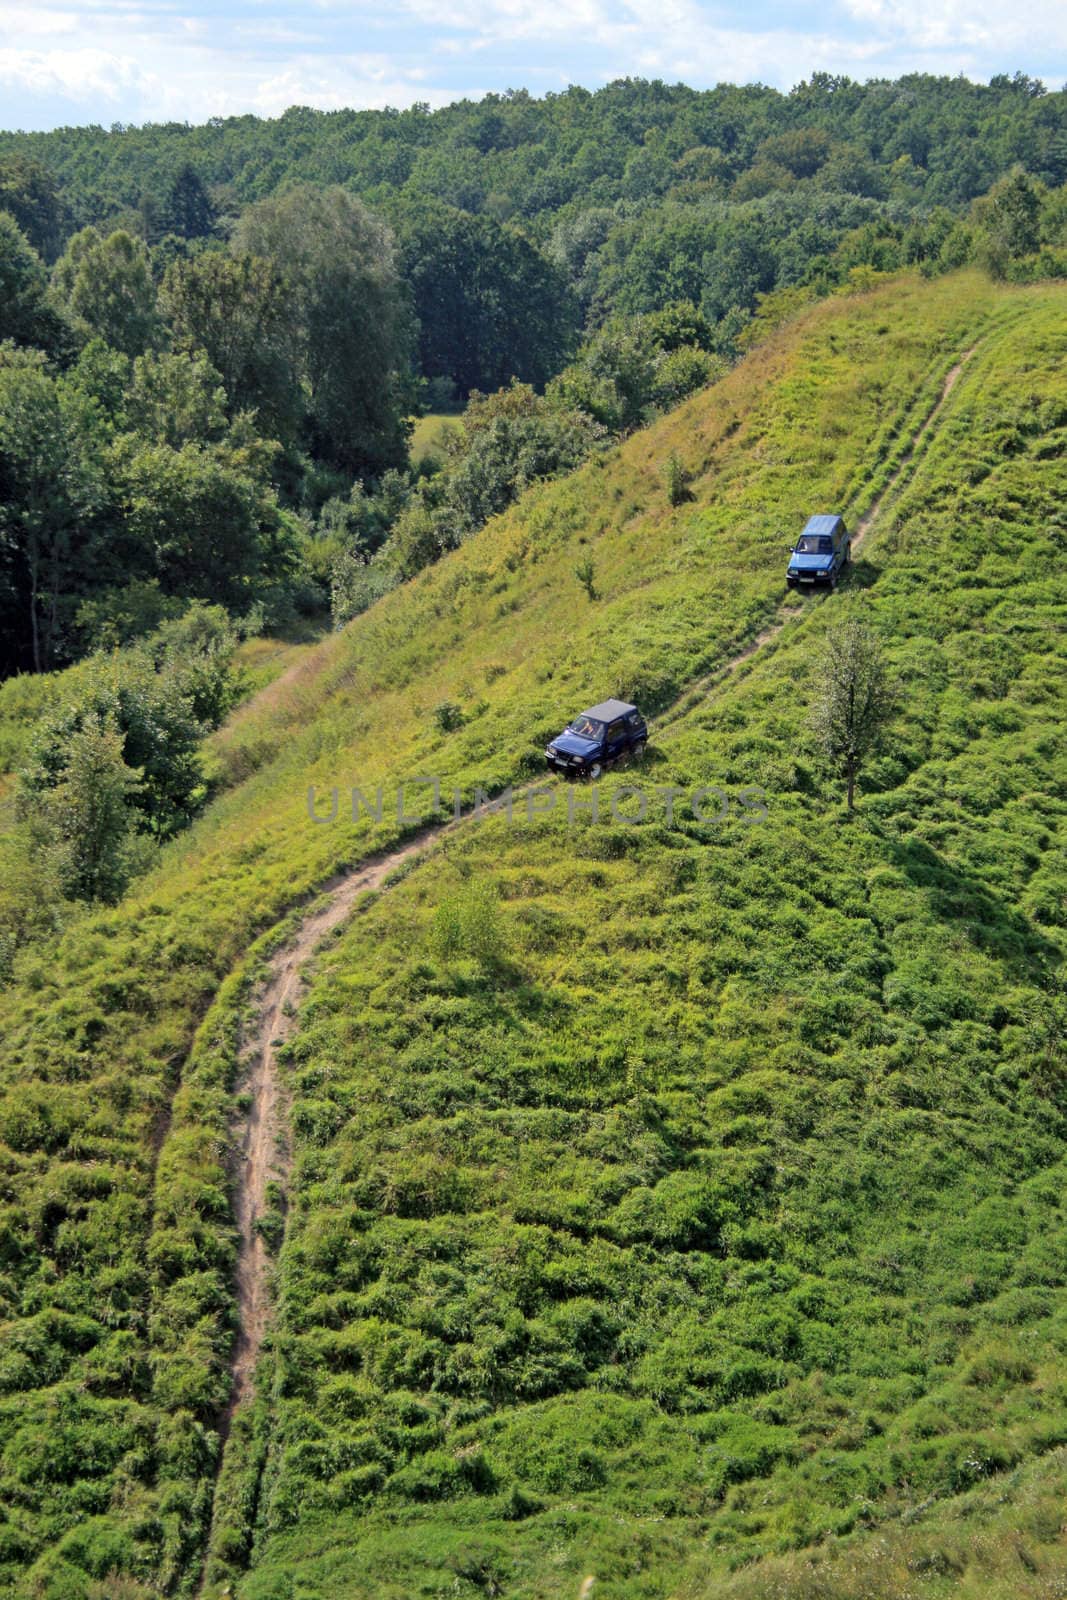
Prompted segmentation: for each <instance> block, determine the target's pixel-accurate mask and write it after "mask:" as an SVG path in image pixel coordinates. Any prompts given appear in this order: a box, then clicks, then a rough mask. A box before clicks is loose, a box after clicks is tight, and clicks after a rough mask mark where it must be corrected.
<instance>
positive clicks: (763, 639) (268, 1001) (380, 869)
mask: <svg viewBox="0 0 1067 1600" xmlns="http://www.w3.org/2000/svg"><path fill="white" fill-rule="evenodd" d="M976 348H977V345H973V346H972V347H971V349H969V350H968V351H966V353H965V354H964V355H963V356H961V358H960V360H959V361H958V362H957V363H956V365H955V366H954V367H953V368H952V369H951V371H950V372H949V373H948V374H947V376H946V378H945V382H944V384H943V386H942V389H941V393H940V395H939V397H938V399H937V402H936V404H935V405H934V406H933V407H932V408H931V409H930V411H929V412H928V413H927V415H926V417H925V419H924V421H923V422H922V423H921V424H920V426H919V427H918V428H917V430H916V432H915V434H914V435H913V437H912V440H911V443H910V445H909V447H908V449H907V451H906V453H905V455H904V456H903V457H902V458H901V461H900V464H899V466H898V467H897V469H896V471H895V472H894V474H893V476H892V478H891V479H890V480H889V482H888V483H887V484H886V486H885V488H884V490H883V492H882V494H881V495H880V496H879V497H878V499H877V500H876V501H875V502H874V503H873V505H871V506H870V508H869V509H868V510H867V512H866V513H865V514H864V515H863V516H862V517H861V518H860V520H859V522H857V524H856V527H855V530H854V532H853V535H852V547H853V549H854V550H855V549H857V548H858V547H859V546H860V545H861V544H862V543H863V540H864V538H865V537H866V535H867V533H868V532H869V530H870V528H871V526H872V525H873V523H874V522H875V521H876V520H877V518H878V516H879V514H880V512H881V510H882V508H883V506H884V505H885V503H886V501H887V500H888V499H889V498H890V497H891V496H893V495H894V494H895V493H896V491H897V489H898V488H900V487H901V485H902V482H903V479H904V477H905V475H906V473H907V470H908V467H909V466H910V464H911V462H912V460H913V459H914V457H915V453H916V451H917V450H918V449H919V447H920V445H921V444H922V442H923V440H924V438H925V437H926V435H927V434H928V433H929V431H930V429H931V428H932V427H933V426H934V424H935V423H936V421H937V418H938V416H939V414H940V412H941V410H942V408H943V407H944V405H945V402H946V401H947V400H948V397H949V395H950V394H951V393H952V390H953V389H954V387H955V385H956V382H957V379H958V378H959V376H960V373H961V372H962V371H963V368H964V366H965V364H966V363H967V361H969V360H970V358H971V356H972V355H973V354H974V351H975V349H976ZM804 614H805V613H804V612H800V613H794V614H793V616H791V617H781V618H780V619H779V620H778V621H776V622H774V623H772V624H770V625H769V626H767V627H765V628H764V629H763V630H762V631H761V632H760V633H758V634H757V635H756V636H755V638H753V639H752V640H750V641H749V643H748V644H746V645H745V647H744V648H743V649H742V650H740V651H738V653H737V654H736V655H734V656H733V657H731V658H730V660H729V661H727V662H724V663H723V664H722V665H720V666H718V667H716V668H715V669H714V670H713V671H712V672H711V673H709V674H708V675H707V676H706V677H705V678H702V679H700V680H698V681H697V682H695V683H692V684H690V685H688V686H687V688H686V690H685V691H684V693H683V694H682V695H681V696H680V697H679V702H680V703H679V707H678V708H677V709H676V710H675V712H674V713H673V714H668V716H667V717H666V718H659V719H658V722H659V724H660V725H661V726H663V725H665V724H667V723H670V722H672V721H675V720H678V718H679V716H681V715H685V714H686V713H687V712H688V711H689V710H690V709H691V708H692V706H693V704H694V702H695V699H696V698H697V697H699V695H701V694H702V693H704V692H705V691H706V690H707V689H709V688H711V687H713V686H714V685H716V684H719V683H721V682H722V681H723V680H724V679H725V678H728V677H730V676H731V675H732V674H733V673H734V672H736V670H737V669H738V668H739V667H740V666H742V665H743V664H744V662H746V661H749V660H751V658H752V657H753V656H754V655H756V654H757V652H758V651H760V650H761V649H763V647H764V646H765V645H767V644H769V643H770V642H771V640H772V639H775V638H777V636H778V634H780V633H781V632H782V630H783V628H786V627H788V626H790V624H791V623H792V622H794V621H796V620H799V618H800V617H802V616H803V615H804ZM457 826H461V824H457V823H455V822H450V823H442V824H440V825H431V826H429V827H426V828H424V829H422V830H421V831H420V832H419V833H418V834H416V835H414V836H413V837H412V838H411V839H410V840H408V841H407V842H406V843H405V844H403V845H400V846H399V847H398V848H397V849H395V850H392V851H390V852H388V853H387V854H382V855H378V856H374V857H371V858H369V859H368V860H366V861H364V862H362V863H361V864H360V865H359V866H358V867H354V868H352V869H351V870H350V871H347V872H344V873H340V874H338V876H337V877H335V878H333V879H331V880H330V881H329V882H328V883H326V884H325V885H324V886H323V889H322V895H321V897H320V899H321V903H320V904H319V905H318V908H317V909H316V910H313V911H311V912H310V913H309V914H308V916H306V917H305V918H304V920H303V921H302V922H301V924H300V926H299V929H298V931H297V933H296V935H295V937H294V938H293V940H292V941H291V942H290V943H288V944H286V945H284V946H283V947H282V948H281V949H280V950H278V951H277V952H276V953H275V954H274V955H273V956H272V957H271V958H270V961H269V964H268V977H267V981H266V984H265V987H264V988H263V989H262V990H261V991H260V993H259V994H258V995H257V997H256V1011H257V1025H256V1029H255V1033H254V1035H253V1037H252V1038H251V1039H250V1040H249V1042H248V1047H247V1050H246V1054H245V1063H246V1065H245V1071H244V1073H243V1074H242V1078H241V1081H240V1083H239V1090H240V1091H241V1092H243V1093H245V1094H248V1095H250V1097H251V1102H250V1105H249V1109H248V1114H247V1120H246V1122H245V1124H244V1127H243V1130H242V1132H241V1136H240V1143H239V1145H238V1147H237V1152H236V1172H235V1182H234V1220H235V1222H236V1226H237V1233H238V1257H237V1283H236V1294H237V1310H238V1318H239V1324H238V1334H237V1340H236V1345H235V1348H234V1354H233V1362H232V1368H231V1373H232V1385H231V1393H230V1402H229V1405H228V1407H227V1410H226V1414H225V1416H224V1418H223V1419H222V1424H221V1428H220V1432H221V1438H222V1443H223V1445H224V1444H225V1440H226V1438H227V1436H228V1434H229V1431H230V1427H231V1425H232V1422H233V1418H234V1416H235V1414H236V1412H237V1411H238V1409H239V1408H240V1407H241V1406H242V1405H243V1404H244V1403H245V1402H246V1401H247V1400H248V1399H249V1397H250V1395H251V1392H252V1385H253V1378H254V1375H255V1367H256V1362H257V1360H258V1358H259V1353H260V1349H261V1347H262V1343H263V1337H264V1334H265V1333H266V1330H267V1326H268V1323H269V1320H270V1311H271V1296H270V1271H269V1265H270V1263H269V1255H268V1251H267V1247H266V1245H265V1242H264V1240H263V1238H262V1236H261V1234H260V1232H259V1229H258V1223H259V1221H260V1219H261V1218H262V1217H264V1215H265V1214H266V1212H267V1209H268V1204H267V1189H268V1185H269V1184H270V1183H271V1182H272V1181H274V1182H278V1183H280V1184H282V1185H283V1186H284V1184H285V1182H286V1179H287V1177H288V1171H289V1149H288V1140H287V1137H286V1131H285V1116H284V1091H283V1088H282V1085H281V1079H280V1075H279V1072H278V1062H277V1051H278V1047H279V1046H280V1045H281V1044H283V1043H284V1042H285V1040H286V1039H287V1038H288V1037H289V1036H290V1034H291V1033H292V1031H293V1028H294V1026H295V1009H296V1002H297V1000H298V998H299V995H300V992H301V988H302V983H303V973H304V968H305V967H306V965H307V963H308V961H309V960H310V958H311V957H312V955H313V954H314V952H315V950H316V948H317V947H318V946H319V945H320V944H321V942H322V940H323V939H324V938H325V937H326V935H327V934H328V933H330V932H332V930H333V929H334V928H336V927H337V926H338V925H339V924H340V923H342V922H344V920H345V919H346V917H348V916H349V914H350V913H351V912H352V910H353V909H354V906H355V903H356V901H357V900H358V899H359V897H360V896H361V895H363V894H366V893H367V892H368V891H371V890H375V889H378V888H380V887H381V886H382V884H383V882H384V881H385V879H386V878H387V877H388V876H389V874H390V873H392V872H394V871H395V870H396V868H397V867H399V866H401V865H403V864H404V863H405V862H407V861H409V860H411V858H412V857H414V856H417V855H418V854H419V853H420V852H422V851H424V850H425V849H426V848H427V846H428V845H429V844H431V843H432V842H433V841H435V840H438V839H440V838H441V837H443V836H444V835H445V834H447V833H450V832H452V831H453V830H454V829H455V828H456V827H457Z"/></svg>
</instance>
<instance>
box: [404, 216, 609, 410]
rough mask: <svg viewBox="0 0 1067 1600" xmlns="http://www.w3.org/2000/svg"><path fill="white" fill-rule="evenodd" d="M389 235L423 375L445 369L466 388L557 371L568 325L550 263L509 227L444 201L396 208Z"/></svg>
mask: <svg viewBox="0 0 1067 1600" xmlns="http://www.w3.org/2000/svg"><path fill="white" fill-rule="evenodd" d="M398 238H399V247H400V260H401V265H402V269H403V273H404V277H405V278H406V280H407V282H408V283H409V284H410V285H411V291H412V295H413V297H414V301H415V311H416V314H417V316H418V319H419V367H420V370H421V372H422V374H423V376H424V377H427V378H434V377H449V378H452V379H453V381H454V382H455V384H456V387H457V388H458V389H459V390H460V392H461V393H462V394H463V395H467V394H469V393H470V392H471V390H472V389H480V390H483V391H485V390H493V389H499V388H500V387H501V386H502V385H504V384H506V383H508V382H509V380H510V379H511V378H518V379H520V380H522V381H524V382H527V383H532V384H535V385H536V386H538V387H540V386H541V385H543V384H544V383H545V382H547V380H548V379H549V378H550V377H551V376H552V375H553V374H554V373H555V372H558V371H559V368H560V367H561V365H562V364H563V362H564V361H565V360H566V358H567V356H568V355H569V353H570V351H571V349H572V348H573V345H574V342H575V334H576V325H577V306H576V303H575V301H574V299H573V297H572V295H571V293H570V289H569V286H568V283H567V277H566V274H565V272H564V271H563V270H562V268H561V267H560V266H558V265H556V264H555V263H554V262H551V261H549V260H547V259H546V258H545V257H544V256H542V255H541V254H540V252H539V251H537V250H535V249H534V248H533V246H532V245H530V244H529V243H527V241H526V240H525V239H523V238H521V237H520V235H519V234H517V233H515V232H514V231H513V230H512V229H510V228H507V227H502V226H501V225H500V224H499V223H497V222H494V221H493V220H492V218H490V217H487V216H477V217H474V216H470V215H469V214H468V213H467V212H464V211H457V210H456V209H455V208H453V207H452V206H443V205H442V206H427V205H425V204H423V203H420V204H419V205H417V206H411V207H409V208H406V209H405V210H404V211H403V212H402V213H401V214H400V218H399V220H398Z"/></svg>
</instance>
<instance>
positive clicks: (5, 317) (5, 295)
mask: <svg viewBox="0 0 1067 1600" xmlns="http://www.w3.org/2000/svg"><path fill="white" fill-rule="evenodd" d="M69 338H70V333H69V330H68V329H67V328H66V326H65V324H64V322H63V320H62V318H61V317H60V316H59V314H58V312H57V311H56V309H55V307H54V306H53V304H52V302H51V299H50V297H49V294H48V274H47V273H46V272H45V269H44V263H43V262H42V261H41V258H40V256H39V255H38V254H37V252H36V250H34V248H33V246H32V245H31V244H30V242H29V240H28V239H27V238H26V237H25V235H24V234H23V233H22V231H21V229H20V228H19V226H18V224H17V223H16V221H15V219H14V217H13V216H11V215H10V214H9V213H8V212H6V211H0V342H2V341H3V340H5V339H10V340H12V341H13V342H14V343H15V344H20V345H35V346H37V347H38V348H40V349H44V350H50V351H53V352H54V351H58V350H59V349H61V348H62V347H63V346H64V345H65V344H66V343H67V342H68V341H69Z"/></svg>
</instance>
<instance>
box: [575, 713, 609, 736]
mask: <svg viewBox="0 0 1067 1600" xmlns="http://www.w3.org/2000/svg"><path fill="white" fill-rule="evenodd" d="M603 731H604V724H603V723H602V722H597V721H596V720H595V718H593V717H575V719H574V721H573V722H572V723H570V724H569V726H568V728H567V732H568V733H576V734H577V735H578V737H579V739H599V738H600V735H601V734H602V733H603Z"/></svg>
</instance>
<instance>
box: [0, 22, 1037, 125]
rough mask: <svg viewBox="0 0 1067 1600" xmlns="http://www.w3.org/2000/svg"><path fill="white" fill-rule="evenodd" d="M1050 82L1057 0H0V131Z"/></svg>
mask: <svg viewBox="0 0 1067 1600" xmlns="http://www.w3.org/2000/svg"><path fill="white" fill-rule="evenodd" d="M813 71H828V72H834V73H845V74H847V75H848V76H849V77H852V78H859V79H864V78H872V77H897V76H899V75H900V74H901V73H905V72H935V73H948V74H956V73H963V74H964V75H965V76H967V77H969V78H974V79H977V80H987V79H988V78H990V77H991V76H993V74H995V73H999V72H1008V73H1013V72H1016V71H1022V72H1025V73H1027V74H1029V75H1030V76H1031V77H1035V78H1041V79H1043V80H1044V81H1045V83H1046V84H1047V85H1048V86H1049V87H1050V88H1053V89H1059V88H1062V87H1063V85H1064V80H1065V78H1067V5H1065V4H1064V3H1063V0H822V3H820V4H816V3H815V0H747V3H741V0H723V3H712V0H303V3H299V4H298V3H295V0H215V3H211V0H75V3H72V4H68V5H63V4H52V3H50V0H41V3H39V4H30V3H21V4H14V5H9V4H7V3H5V0H0V127H4V128H53V127H57V126H63V125H65V124H80V123H87V122H95V123H102V124H104V125H105V126H109V125H110V124H112V123H115V122H124V123H131V122H132V123H140V122H162V121H171V120H174V121H180V122H185V121H188V122H203V121H205V120H206V119H207V118H208V117H215V116H231V115H236V114H238V113H241V112H248V111H251V112H255V113H257V114H259V115H261V116H276V115H278V114H279V113H280V112H282V111H284V110H285V109H286V107H287V106H291V105H307V106H317V107H320V108H322V109H324V110H333V109H336V108H338V107H341V106H355V107H380V106H386V105H391V106H398V107H400V106H409V105H412V104H413V103H414V102H416V101H423V102H426V103H428V104H429V105H431V106H439V105H445V104H447V103H448V102H449V101H452V100H458V99H462V98H464V97H469V98H477V97H479V96H481V95H483V94H485V93H487V92H488V91H490V90H497V91H503V90H505V89H509V88H525V89H529V90H530V92H531V93H532V94H537V95H541V94H544V93H546V92H549V91H560V90H563V89H565V88H566V87H567V85H568V84H572V83H575V84H582V85H584V86H585V87H587V88H590V89H596V88H597V87H599V86H600V85H601V84H603V83H607V82H610V81H611V79H613V78H619V77H643V78H663V79H665V80H667V81H668V82H671V83H675V82H684V83H688V84H691V85H693V86H694V87H697V88H705V87H710V86H711V85H713V84H715V83H720V82H734V83H737V82H746V83H751V82H756V81H758V82H761V83H767V84H773V85H775V86H776V87H778V88H782V89H788V88H790V87H791V86H792V85H793V84H795V83H798V82H800V81H801V80H802V79H803V78H805V77H807V76H808V75H809V74H810V73H811V72H813Z"/></svg>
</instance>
